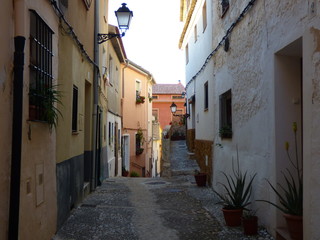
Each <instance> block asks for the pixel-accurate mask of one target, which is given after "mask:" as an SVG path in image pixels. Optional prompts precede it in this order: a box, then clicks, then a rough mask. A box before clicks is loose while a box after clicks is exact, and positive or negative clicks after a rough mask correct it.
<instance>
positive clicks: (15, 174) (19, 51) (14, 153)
mask: <svg viewBox="0 0 320 240" xmlns="http://www.w3.org/2000/svg"><path fill="white" fill-rule="evenodd" d="M25 41H26V39H25V37H22V36H16V37H15V38H14V47H15V52H14V67H13V73H14V78H13V117H12V144H11V181H10V208H9V233H8V239H12V240H15V239H18V236H19V207H20V179H21V147H22V117H23V116H22V113H23V67H24V46H25Z"/></svg>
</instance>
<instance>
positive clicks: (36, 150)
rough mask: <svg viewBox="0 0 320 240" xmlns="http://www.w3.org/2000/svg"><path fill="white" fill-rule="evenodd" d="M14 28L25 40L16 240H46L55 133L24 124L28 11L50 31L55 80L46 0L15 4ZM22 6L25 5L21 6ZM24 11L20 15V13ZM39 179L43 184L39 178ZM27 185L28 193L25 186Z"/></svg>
mask: <svg viewBox="0 0 320 240" xmlns="http://www.w3.org/2000/svg"><path fill="white" fill-rule="evenodd" d="M15 4H16V5H15V7H16V10H19V11H20V12H19V13H18V14H17V15H16V16H17V21H16V29H19V31H18V32H19V33H24V34H25V37H26V46H25V67H24V92H23V94H24V97H23V103H24V112H23V126H22V127H23V130H22V137H23V138H22V142H23V143H22V160H21V185H20V226H19V227H20V228H19V231H20V239H30V238H32V239H48V238H50V237H51V236H52V235H53V234H54V233H55V230H56V178H55V160H56V142H55V137H56V134H55V130H54V129H53V130H52V132H50V131H49V125H48V124H47V123H40V122H32V121H28V107H29V106H28V101H29V97H28V91H29V90H28V86H29V68H28V65H29V29H30V27H29V26H30V21H29V19H30V17H29V9H33V10H35V11H36V12H37V13H38V14H39V16H40V17H41V18H42V19H43V20H44V21H45V23H46V24H47V25H48V26H49V27H50V28H51V29H52V30H53V32H54V33H55V34H53V36H52V43H53V47H52V48H53V53H54V57H53V59H52V60H53V63H52V64H53V71H52V73H53V77H54V79H57V78H58V73H57V70H58V58H57V56H58V34H57V33H58V20H57V18H56V15H55V13H54V11H53V9H52V6H51V4H50V3H49V2H47V1H40V0H36V1H26V2H25V1H15ZM24 4H25V5H24ZM22 10H24V12H21V11H22ZM41 176H42V177H43V182H42V183H41V181H40V182H39V178H41ZM28 185H30V192H27V186H28Z"/></svg>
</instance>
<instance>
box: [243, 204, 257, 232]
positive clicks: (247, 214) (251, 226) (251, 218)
mask: <svg viewBox="0 0 320 240" xmlns="http://www.w3.org/2000/svg"><path fill="white" fill-rule="evenodd" d="M256 212H257V210H252V209H246V210H245V211H244V213H243V216H242V226H243V233H244V234H245V235H256V234H257V233H258V217H257V216H256Z"/></svg>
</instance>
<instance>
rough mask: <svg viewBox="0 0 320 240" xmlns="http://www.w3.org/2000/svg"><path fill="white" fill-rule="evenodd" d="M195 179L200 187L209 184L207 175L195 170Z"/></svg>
mask: <svg viewBox="0 0 320 240" xmlns="http://www.w3.org/2000/svg"><path fill="white" fill-rule="evenodd" d="M194 179H195V180H196V183H197V185H198V187H205V186H206V183H207V174H206V173H203V172H200V171H199V170H194Z"/></svg>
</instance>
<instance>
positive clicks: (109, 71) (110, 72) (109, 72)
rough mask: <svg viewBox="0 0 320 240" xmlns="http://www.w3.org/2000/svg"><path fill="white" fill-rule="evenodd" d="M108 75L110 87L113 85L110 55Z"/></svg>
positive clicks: (110, 58)
mask: <svg viewBox="0 0 320 240" xmlns="http://www.w3.org/2000/svg"><path fill="white" fill-rule="evenodd" d="M108 74H109V83H110V85H111V86H112V85H113V59H112V57H111V55H109V66H108Z"/></svg>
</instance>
